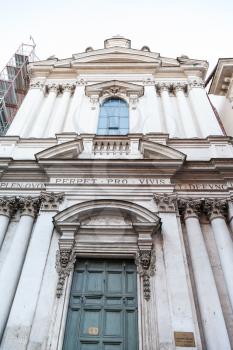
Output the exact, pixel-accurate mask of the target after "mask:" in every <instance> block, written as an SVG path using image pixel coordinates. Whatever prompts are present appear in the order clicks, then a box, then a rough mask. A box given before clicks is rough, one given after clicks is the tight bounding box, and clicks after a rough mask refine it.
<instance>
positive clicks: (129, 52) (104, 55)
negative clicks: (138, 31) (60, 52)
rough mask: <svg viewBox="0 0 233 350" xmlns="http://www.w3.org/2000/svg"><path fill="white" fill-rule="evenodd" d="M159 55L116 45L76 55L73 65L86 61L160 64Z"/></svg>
mask: <svg viewBox="0 0 233 350" xmlns="http://www.w3.org/2000/svg"><path fill="white" fill-rule="evenodd" d="M158 57H159V55H158V54H156V53H151V52H144V51H140V50H133V49H128V48H121V47H114V48H108V49H102V50H94V51H91V52H87V53H83V54H79V55H74V56H73V58H74V59H73V61H72V62H71V66H72V67H76V65H79V64H84V63H153V64H156V65H157V66H159V65H160V64H161V60H160V59H159V58H158Z"/></svg>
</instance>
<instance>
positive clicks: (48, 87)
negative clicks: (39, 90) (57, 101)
mask: <svg viewBox="0 0 233 350" xmlns="http://www.w3.org/2000/svg"><path fill="white" fill-rule="evenodd" d="M46 91H47V92H55V93H58V91H60V87H59V85H57V84H54V83H53V84H48V85H46Z"/></svg>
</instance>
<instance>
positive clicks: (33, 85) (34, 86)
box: [30, 81, 44, 89]
mask: <svg viewBox="0 0 233 350" xmlns="http://www.w3.org/2000/svg"><path fill="white" fill-rule="evenodd" d="M43 88H44V83H42V82H41V81H37V82H34V83H31V84H30V89H43Z"/></svg>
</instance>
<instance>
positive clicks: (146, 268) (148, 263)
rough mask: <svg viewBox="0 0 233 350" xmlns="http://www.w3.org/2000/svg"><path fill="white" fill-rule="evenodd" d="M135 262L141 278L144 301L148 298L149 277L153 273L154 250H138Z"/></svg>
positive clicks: (149, 292)
mask: <svg viewBox="0 0 233 350" xmlns="http://www.w3.org/2000/svg"><path fill="white" fill-rule="evenodd" d="M135 263H136V265H137V267H138V273H139V275H140V276H141V277H142V280H143V294H144V298H145V300H146V301H148V300H150V294H151V291H150V277H151V276H154V274H155V252H154V250H153V249H151V250H140V249H139V250H138V251H137V254H136V259H135Z"/></svg>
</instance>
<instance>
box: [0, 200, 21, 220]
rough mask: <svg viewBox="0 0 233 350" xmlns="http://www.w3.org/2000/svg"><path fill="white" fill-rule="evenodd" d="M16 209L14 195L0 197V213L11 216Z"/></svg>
mask: <svg viewBox="0 0 233 350" xmlns="http://www.w3.org/2000/svg"><path fill="white" fill-rule="evenodd" d="M17 209H18V200H17V198H16V197H5V196H4V197H0V215H5V216H8V217H11V216H12V215H13V214H14V213H15V212H16V211H17Z"/></svg>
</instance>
